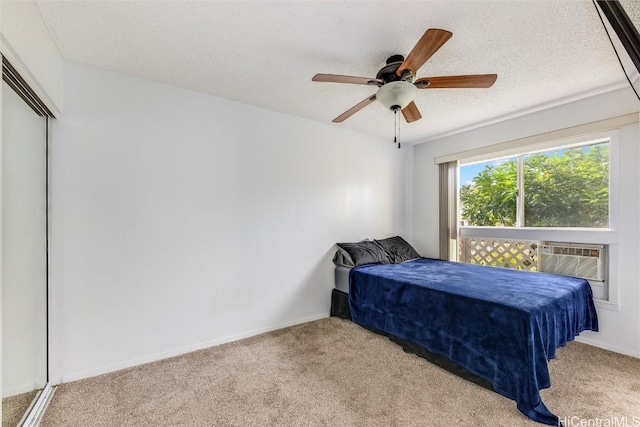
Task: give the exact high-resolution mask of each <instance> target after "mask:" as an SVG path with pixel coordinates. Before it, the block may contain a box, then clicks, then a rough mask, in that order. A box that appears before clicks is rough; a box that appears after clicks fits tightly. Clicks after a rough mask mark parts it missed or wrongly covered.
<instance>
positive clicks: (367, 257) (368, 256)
mask: <svg viewBox="0 0 640 427" xmlns="http://www.w3.org/2000/svg"><path fill="white" fill-rule="evenodd" d="M338 246H339V247H340V248H341V249H343V250H344V251H345V252H346V253H347V254H349V257H350V258H351V260H352V261H353V265H354V266H356V267H357V266H359V265H363V264H377V263H380V264H391V260H390V259H389V257H388V256H387V253H386V252H385V251H384V250H382V248H381V247H380V245H378V244H377V243H375V242H371V241H365V242H358V243H338Z"/></svg>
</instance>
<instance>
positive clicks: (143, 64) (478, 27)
mask: <svg viewBox="0 0 640 427" xmlns="http://www.w3.org/2000/svg"><path fill="white" fill-rule="evenodd" d="M37 5H38V8H39V10H40V13H41V15H42V17H43V19H44V21H45V23H46V25H47V27H48V28H49V31H50V33H51V35H52V37H53V39H54V41H55V43H56V44H57V46H58V49H59V50H60V53H61V55H62V56H63V57H64V58H66V59H69V60H72V61H77V62H80V63H84V64H89V65H93V66H96V67H100V68H104V69H108V70H113V71H117V72H121V73H125V74H129V75H133V76H139V77H143V78H147V79H151V80H156V81H159V82H164V83H168V84H171V85H175V86H179V87H183V88H187V89H193V90H196V91H199V92H206V93H210V94H213V95H216V96H219V97H223V98H227V99H232V100H235V101H239V102H243V103H246V104H251V105H255V106H259V107H263V108H267V109H270V110H275V111H280V112H283V113H288V114H292V115H296V116H301V117H306V118H309V119H312V120H317V121H321V122H326V123H330V122H331V120H332V119H333V118H335V117H336V116H338V115H339V114H341V113H342V112H344V111H345V110H347V109H349V108H350V107H352V106H353V105H355V104H356V103H358V102H360V101H362V100H363V99H364V98H366V97H367V96H368V95H370V94H373V93H374V92H375V90H376V88H375V87H369V86H358V85H348V84H337V83H317V82H311V78H312V77H313V76H314V75H315V74H316V73H332V74H346V75H355V76H366V77H369V76H375V74H376V73H377V71H378V70H379V69H380V68H381V67H382V66H383V65H384V63H385V60H386V58H387V57H388V56H390V55H392V54H396V53H400V54H404V55H406V54H407V53H408V52H409V51H410V50H411V49H412V48H413V46H414V45H415V43H416V42H417V41H418V39H419V38H420V37H421V36H422V34H423V33H424V31H425V30H426V29H427V28H442V29H446V30H449V31H451V32H453V37H452V38H451V39H450V40H449V41H448V42H447V43H446V44H445V45H444V46H443V47H442V48H441V49H440V50H439V51H438V52H436V54H435V55H434V56H433V57H432V58H431V59H430V60H429V61H428V62H427V63H426V64H425V65H424V66H423V67H422V68H421V69H420V71H419V72H418V77H424V76H439V75H457V74H485V73H497V74H498V80H497V82H496V83H495V85H494V86H493V87H492V88H490V89H432V90H422V91H419V93H418V97H417V99H416V104H417V106H418V107H419V108H420V110H421V112H422V116H423V118H422V120H419V121H417V122H414V123H411V124H405V123H404V122H402V127H401V137H402V140H403V142H422V141H425V140H428V139H430V138H432V137H434V136H435V135H442V134H444V133H448V132H452V131H454V130H456V129H461V128H464V127H467V126H473V125H474V124H478V123H481V122H485V121H488V120H492V119H495V118H498V117H502V116H505V115H509V114H512V113H514V112H518V111H521V110H525V109H529V108H534V107H536V106H539V105H541V104H545V103H549V102H553V101H554V100H558V99H564V98H567V97H572V96H575V95H578V94H583V93H585V92H589V91H593V90H597V89H599V88H603V87H608V86H610V85H614V84H618V83H622V82H624V80H625V77H624V74H623V73H622V71H621V69H620V65H619V64H618V62H617V59H616V57H615V55H614V53H613V51H612V48H611V45H610V44H609V41H608V39H607V37H606V34H605V33H604V29H603V28H602V24H601V23H600V21H599V18H598V16H597V14H596V11H595V9H594V6H593V4H592V3H591V1H579V0H574V1H567V0H565V1H540V0H534V1H524V0H523V1H515V0H512V1H409V2H400V1H349V0H345V1H340V2H337V1H325V0H322V1H204V2H198V1H149V2H147V1H113V2H112V1H73V2H70V1H37ZM614 37H615V35H614ZM622 53H623V58H624V59H625V61H627V62H628V58H626V57H625V56H626V54H625V53H624V51H623V52H622ZM632 69H633V68H628V70H632ZM333 126H340V127H343V128H347V129H353V130H356V131H361V132H366V133H370V134H373V135H378V136H382V137H385V138H387V137H388V138H390V139H391V138H392V137H393V130H394V119H393V113H391V112H390V111H387V110H385V109H384V107H382V105H380V104H379V103H374V104H372V105H370V106H368V107H366V108H365V109H363V110H362V111H360V112H359V113H357V114H356V115H354V116H353V117H351V118H350V119H347V120H346V121H345V122H344V123H342V124H333ZM301 138H304V135H301Z"/></svg>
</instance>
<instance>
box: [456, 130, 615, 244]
mask: <svg viewBox="0 0 640 427" xmlns="http://www.w3.org/2000/svg"><path fill="white" fill-rule="evenodd" d="M607 140H608V141H609V226H608V227H600V228H591V227H526V226H524V198H523V197H521V195H522V194H524V176H523V173H522V172H523V168H524V164H523V163H524V162H523V159H524V157H525V156H528V155H531V154H538V153H544V152H546V151H552V150H562V149H568V148H576V147H581V146H585V145H594V144H598V143H602V142H606V141H607ZM619 140H620V131H619V130H618V129H611V130H607V131H603V132H594V133H590V134H588V135H578V136H572V137H569V138H562V139H557V140H551V141H544V142H540V143H537V144H532V145H528V146H524V147H516V148H511V149H508V150H501V151H496V152H494V153H488V154H483V155H480V156H474V157H468V158H463V159H460V160H459V161H458V167H457V171H456V173H457V182H458V183H460V168H461V167H464V166H466V165H472V164H475V163H481V162H487V161H492V160H501V159H505V158H512V157H516V158H517V162H518V200H517V202H516V205H517V208H516V225H514V226H511V227H505V226H482V225H468V226H461V225H460V224H461V221H462V216H461V212H460V209H458V211H457V214H456V224H457V226H458V229H459V230H460V229H462V228H480V229H519V230H576V231H580V230H585V231H600V232H602V231H616V230H618V216H619V212H618V206H619V187H620V185H619V163H620V161H619ZM455 196H456V201H457V205H458V206H461V203H460V187H459V186H457V187H456V195H455ZM487 237H488V236H487Z"/></svg>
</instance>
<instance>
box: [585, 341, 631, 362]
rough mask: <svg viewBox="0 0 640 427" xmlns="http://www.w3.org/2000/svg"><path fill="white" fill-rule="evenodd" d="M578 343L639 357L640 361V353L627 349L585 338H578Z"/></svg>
mask: <svg viewBox="0 0 640 427" xmlns="http://www.w3.org/2000/svg"><path fill="white" fill-rule="evenodd" d="M576 341H578V342H581V343H583V344H588V345H592V346H594V347H599V348H603V349H605V350H609V351H613V352H614V353H620V354H624V355H625V356H631V357H637V358H638V359H640V353H638V352H636V351H632V350H629V349H626V348H622V347H618V346H615V345H611V344H605V343H601V342H599V341H596V340H591V339H589V338H584V337H576Z"/></svg>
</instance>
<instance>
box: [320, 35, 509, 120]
mask: <svg viewBox="0 0 640 427" xmlns="http://www.w3.org/2000/svg"><path fill="white" fill-rule="evenodd" d="M452 35H453V33H451V32H449V31H446V30H439V29H437V28H430V29H428V30H427V31H425V33H424V34H423V36H422V38H420V40H418V43H417V44H416V45H415V47H414V48H413V50H412V51H411V52H409V55H408V56H407V57H406V58H405V57H404V56H402V55H393V56H390V57H389V58H388V59H387V63H386V65H385V66H384V67H382V68H381V69H380V71H378V74H376V77H375V78H369V77H354V76H341V75H336V74H316V75H315V76H313V78H312V79H311V80H313V81H314V82H330V83H351V84H361V85H371V86H378V91H377V92H376V93H375V94H373V95H371V96H369V97H367V98H365V99H364V100H362V101H361V102H359V103H358V104H356V105H354V106H353V107H351V108H350V109H348V110H347V111H345V112H344V113H342V114H340V115H339V116H338V117H336V118H335V119H333V122H334V123H340V122H343V121H345V120H346V119H348V118H349V117H351V116H352V115H354V114H355V113H357V112H358V111H360V110H362V109H363V108H364V107H366V106H367V105H369V104H371V103H372V102H373V101H375V100H378V101H380V103H381V104H382V105H384V106H385V108H388V109H390V110H391V111H393V112H396V113H397V112H398V111H399V110H400V111H402V115H403V116H404V118H405V120H406V121H407V123H411V122H415V121H416V120H420V119H421V118H422V115H421V114H420V111H419V110H418V107H417V106H416V104H415V102H413V100H414V98H415V96H416V94H417V92H418V89H445V88H446V89H449V88H487V87H491V86H492V85H493V83H495V81H496V79H497V78H498V76H497V74H476V75H464V76H442V77H422V78H420V79H418V80H415V77H416V72H417V71H418V70H419V69H420V67H422V65H424V63H425V62H427V60H428V59H429V58H431V56H432V55H433V54H434V53H436V52H437V51H438V49H440V48H441V47H442V45H444V44H445V43H446V42H447V40H449V39H450V38H451V36H452Z"/></svg>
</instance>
